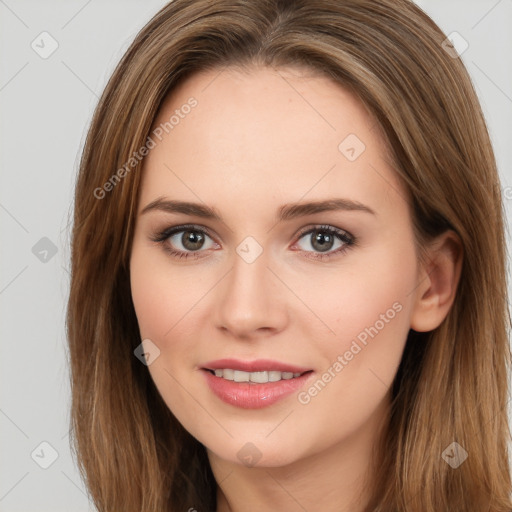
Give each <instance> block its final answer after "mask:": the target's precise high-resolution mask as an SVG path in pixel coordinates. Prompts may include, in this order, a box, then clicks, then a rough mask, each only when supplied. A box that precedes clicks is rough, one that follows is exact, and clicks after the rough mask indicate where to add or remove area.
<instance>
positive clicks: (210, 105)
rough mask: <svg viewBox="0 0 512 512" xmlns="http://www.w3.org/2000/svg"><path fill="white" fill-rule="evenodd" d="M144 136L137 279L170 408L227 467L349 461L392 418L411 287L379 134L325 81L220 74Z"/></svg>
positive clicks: (179, 94)
mask: <svg viewBox="0 0 512 512" xmlns="http://www.w3.org/2000/svg"><path fill="white" fill-rule="evenodd" d="M166 122H167V125H165V126H164V125H163V123H166ZM150 137H151V139H152V142H151V143H150V144H148V147H149V146H150V147H151V148H152V149H150V150H149V154H148V155H147V156H146V159H145V162H144V169H143V177H142V189H141V194H140V202H139V207H138V213H137V222H136V229H135V235H134V240H133V247H132V253H131V260H130V276H131V289H132V295H133V302H134V305H135V310H136V314H137V319H138V323H139V327H140V335H141V340H145V342H144V348H145V350H146V352H148V353H149V354H151V356H150V360H149V362H150V364H149V365H148V370H149V372H150V374H151V377H152V378H153V380H154V382H155V385H156V387H157V388H158V390H159V392H160V394H161V396H162V398H163V400H164V401H165V402H166V404H167V405H168V407H169V409H170V410H171V411H172V413H173V414H174V415H175V416H176V418H177V419H178V420H179V421H180V422H181V423H182V424H183V426H184V427H185V428H186V429H187V430H188V431H189V432H190V433H191V434H192V435H193V436H194V437H195V438H197V439H198V440H199V441H200V442H201V443H202V444H204V445H205V446H206V447H207V449H208V450H209V452H210V453H213V454H215V455H216V456H217V457H218V458H219V459H222V460H226V461H231V462H235V463H238V464H246V465H254V464H256V463H257V464H258V466H269V467H270V466H281V465H285V464H289V463H293V462H296V461H299V460H300V459H304V458H305V457H308V456H311V455H315V454H318V453H320V452H322V451H324V450H332V449H333V448H334V447H335V446H338V447H339V446H344V447H345V448H347V450H350V449H351V447H353V450H355V452H354V454H353V456H354V457H357V456H358V454H357V453H356V452H357V449H358V448H357V447H358V446H359V444H358V443H359V442H360V440H361V439H363V438H365V439H366V441H368V440H370V439H371V438H372V436H373V435H374V434H375V432H376V431H377V430H378V428H379V426H380V425H382V424H383V421H384V419H385V418H386V416H387V413H388V409H387V408H388V404H389V398H390V386H391V384H392V381H393V379H394V377H395V373H396V371H397V368H398V365H399V362H400V359H401V355H402V351H403V349H404V345H405V341H406V337H407V333H408V331H409V328H410V327H411V316H412V314H413V308H414V290H415V288H416V285H417V283H418V276H419V266H418V262H417V254H416V251H415V245H414V238H413V231H412V224H411V216H410V211H409V207H408V204H407V202H406V198H407V195H406V192H405V191H404V189H403V188H402V186H401V184H400V183H399V181H398V179H397V177H396V176H395V172H394V171H393V169H392V168H391V167H390V166H389V165H388V164H387V163H386V162H385V160H384V154H385V148H384V145H383V142H382V139H381V138H380V136H379V133H378V129H377V127H376V125H375V121H374V119H373V118H372V117H371V116H370V115H369V114H368V112H367V111H366V110H365V109H364V107H363V106H362V104H361V103H360V102H358V100H357V99H356V98H355V96H353V95H352V94H350V93H349V92H347V91H346V90H344V89H343V88H341V87H340V86H339V85H337V84H336V83H334V82H332V81H330V80H329V79H327V78H323V77H318V76H312V75H311V74H309V75H305V74H304V72H303V71H300V70H299V69H296V68H287V69H280V70H278V71H276V70H272V69H269V68H261V67H260V68H257V67H255V68H254V69H252V70H251V71H250V72H240V71H236V70H235V69H232V68H228V69H225V70H223V71H219V70H213V71H208V72H203V73H201V74H196V75H194V76H192V77H191V78H189V79H188V80H187V81H185V82H183V83H182V84H181V86H180V87H179V88H178V89H176V90H175V91H174V92H173V94H172V95H171V96H169V97H168V98H167V100H166V102H165V103H164V104H163V106H162V108H161V110H160V112H159V115H158V118H157V120H156V122H155V124H154V127H153V132H152V134H150ZM125 179H130V178H129V177H126V178H125ZM157 200H158V201H157ZM328 200H330V201H332V203H331V206H332V205H337V208H331V209H327V208H322V207H308V208H303V207H301V206H300V205H305V204H306V203H318V202H324V201H328ZM166 202H167V203H166ZM171 202H180V203H181V202H187V203H194V205H196V207H195V208H192V207H181V208H175V207H174V206H175V203H174V206H173V203H171ZM335 202H337V203H335ZM295 204H296V205H297V206H292V205H295ZM284 205H287V206H286V207H284ZM148 206H150V207H149V208H147V207H148ZM212 210H213V211H214V213H216V214H217V215H218V217H219V218H214V217H212V216H207V215H206V214H205V212H207V211H208V212H210V211H212ZM201 212H203V213H201ZM180 226H186V227H181V228H179V227H180ZM170 228H179V229H176V230H175V233H170V232H169V229H170ZM180 229H181V230H180ZM326 229H327V231H326ZM329 230H332V231H329ZM163 232H165V233H163ZM162 233H163V234H162ZM159 237H160V239H162V241H161V242H157V241H155V239H157V238H159ZM170 251H176V252H177V253H178V254H177V255H173V254H171V252H170ZM227 358H229V359H235V360H237V361H230V362H222V361H220V362H218V364H215V361H219V360H221V359H227ZM258 360H267V361H263V362H261V361H260V362H258ZM269 361H271V362H269ZM252 362H255V364H254V365H253V366H244V363H252ZM287 366H288V367H287ZM290 366H292V368H290ZM215 367H217V368H218V369H226V370H237V368H238V370H237V371H236V373H235V372H233V371H226V372H222V373H221V372H219V371H218V372H217V374H218V376H216V375H214V373H212V372H211V371H208V369H210V370H213V369H214V368H215ZM244 369H245V370H254V371H253V372H252V373H247V372H244V371H243V370H244ZM279 369H281V372H282V373H280V371H279ZM256 370H258V371H256ZM304 372H308V373H304ZM290 374H292V375H295V376H294V377H293V378H292V379H289V378H288V377H290ZM297 374H301V376H300V377H297ZM221 375H222V376H221ZM233 378H234V379H235V380H230V379H233ZM246 379H249V380H252V381H255V382H243V381H244V380H246ZM268 379H270V380H271V382H267V383H261V382H260V381H265V380H268ZM276 379H279V380H276ZM239 380H242V382H237V381H239ZM256 381H258V382H260V383H258V382H256ZM366 445H368V443H367V442H366ZM345 453H348V452H345Z"/></svg>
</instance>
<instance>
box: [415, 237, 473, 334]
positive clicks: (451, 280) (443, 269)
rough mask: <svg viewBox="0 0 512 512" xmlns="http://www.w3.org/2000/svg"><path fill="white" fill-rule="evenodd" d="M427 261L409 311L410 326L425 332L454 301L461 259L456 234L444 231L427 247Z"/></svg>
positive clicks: (442, 316)
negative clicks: (410, 311)
mask: <svg viewBox="0 0 512 512" xmlns="http://www.w3.org/2000/svg"><path fill="white" fill-rule="evenodd" d="M427 253H428V258H427V264H426V265H422V266H421V268H420V272H419V275H418V286H417V288H416V290H415V292H414V293H415V299H414V304H413V310H412V313H411V329H414V330H415V331H418V332H428V331H432V330H434V329H435V328H437V327H438V326H439V325H440V324H441V322H442V321H443V320H444V319H445V317H446V316H447V315H448V312H449V311H450V308H451V306H452V304H453V301H454V300H455V296H456V292H457V286H458V283H459V280H460V275H461V271H462V261H463V247H462V242H461V241H460V238H459V236H458V235H457V234H456V233H455V232H454V231H452V230H448V231H445V232H444V233H442V234H441V235H439V236H438V237H437V238H436V239H435V240H434V241H432V242H431V244H430V245H429V247H428V249H427Z"/></svg>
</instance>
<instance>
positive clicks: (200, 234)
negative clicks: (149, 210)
mask: <svg viewBox="0 0 512 512" xmlns="http://www.w3.org/2000/svg"><path fill="white" fill-rule="evenodd" d="M298 236H299V240H301V239H305V240H306V242H307V243H306V244H305V246H302V247H301V251H302V252H304V253H307V254H309V256H306V257H307V258H313V259H322V260H324V259H329V258H330V257H332V256H333V255H338V254H341V253H343V252H345V251H346V250H347V249H348V248H349V247H351V246H353V245H355V243H356V239H355V237H354V236H352V235H350V234H349V233H348V232H346V231H343V230H341V229H338V228H335V227H333V226H328V225H323V226H314V227H310V228H305V229H304V230H302V231H301V233H299V235H298ZM208 239H209V240H210V242H211V243H210V245H209V246H208V243H207V240H208ZM151 240H152V241H154V242H157V243H160V244H162V245H163V247H164V250H165V251H166V252H167V253H168V254H170V255H171V256H173V257H175V258H180V259H181V258H185V259H187V258H189V257H192V258H201V257H203V256H202V255H201V253H202V252H206V249H211V248H212V246H216V247H220V246H219V245H218V244H217V243H215V242H213V240H212V237H211V236H210V235H209V234H208V230H207V229H206V228H203V227H199V226H195V225H184V226H183V225H182V226H174V227H170V228H167V229H164V230H163V231H161V232H159V233H157V234H156V235H155V236H153V237H151ZM336 243H337V244H338V247H337V248H336V250H334V251H333V250H332V249H333V246H335V245H336ZM297 245H298V242H296V243H295V245H294V246H292V247H295V246H297ZM308 246H309V247H308ZM309 248H312V250H310V249H309ZM316 251H318V252H316Z"/></svg>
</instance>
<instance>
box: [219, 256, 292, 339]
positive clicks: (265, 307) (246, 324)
mask: <svg viewBox="0 0 512 512" xmlns="http://www.w3.org/2000/svg"><path fill="white" fill-rule="evenodd" d="M241 254H242V255H240V254H239V253H237V252H235V253H234V257H233V265H232V267H231V270H230V271H229V272H228V273H227V275H226V276H225V277H224V279H223V280H222V282H221V283H219V286H218V288H217V290H216V296H215V306H214V307H215V315H214V318H215V323H216V325H217V327H218V328H219V329H221V330H223V331H224V332H225V333H228V334H230V335H231V336H232V337H233V338H236V339H246V340H247V339H253V338H255V337H262V336H269V335H271V334H276V333H278V332H280V331H282V330H283V329H284V328H285V327H286V325H287V322H288V311H289V307H287V303H286V301H287V300H289V298H290V295H291V294H290V292H289V291H287V290H286V287H285V286H284V285H283V283H282V281H280V280H279V279H278V278H277V277H276V271H275V270H274V269H272V268H271V267H272V266H275V265H272V261H270V258H269V257H268V255H267V253H266V252H265V251H263V252H262V253H261V254H260V255H259V256H258V257H256V259H254V260H252V259H251V258H246V257H245V255H244V254H243V253H241Z"/></svg>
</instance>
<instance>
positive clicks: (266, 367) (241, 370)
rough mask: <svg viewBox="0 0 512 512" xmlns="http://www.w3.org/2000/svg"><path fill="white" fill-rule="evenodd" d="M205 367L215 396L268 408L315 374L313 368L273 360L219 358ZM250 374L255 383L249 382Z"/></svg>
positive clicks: (238, 404)
mask: <svg viewBox="0 0 512 512" xmlns="http://www.w3.org/2000/svg"><path fill="white" fill-rule="evenodd" d="M201 370H202V372H201V373H202V374H203V375H204V378H205V379H206V384H207V385H208V387H209V389H210V390H211V391H212V392H213V394H214V395H216V396H217V397H218V398H220V400H222V401H223V402H225V403H227V404H230V405H233V406H235V407H239V408H242V409H261V408H263V407H268V406H270V405H272V404H274V403H276V402H278V401H280V400H283V399H285V398H286V397H287V396H289V395H291V394H293V393H294V392H297V391H299V390H300V389H301V388H302V387H303V386H305V385H306V384H307V383H308V382H311V380H312V379H313V378H314V375H315V372H314V371H313V370H312V369H309V368H305V367H302V366H295V365H291V364H288V363H281V362H279V361H272V360H269V359H257V360H255V361H239V360H237V359H218V360H216V361H210V362H208V363H205V364H204V366H203V367H202V368H201ZM215 370H216V371H215ZM221 370H223V371H221ZM226 372H229V373H230V374H234V380H233V375H230V376H229V377H227V376H226V375H225V374H226ZM259 372H261V373H259ZM223 373H224V376H222V374H223ZM218 374H219V375H218ZM237 374H238V375H237ZM241 374H242V375H241ZM272 374H277V378H278V379H279V380H277V381H275V382H274V381H273V380H274V379H273V378H271V377H275V376H276V375H272ZM267 376H268V378H269V380H268V381H267V380H266V379H267ZM248 377H250V380H251V382H246V381H247V380H248ZM254 378H256V380H257V383H255V382H254ZM241 380H245V382H242V381H241Z"/></svg>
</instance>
